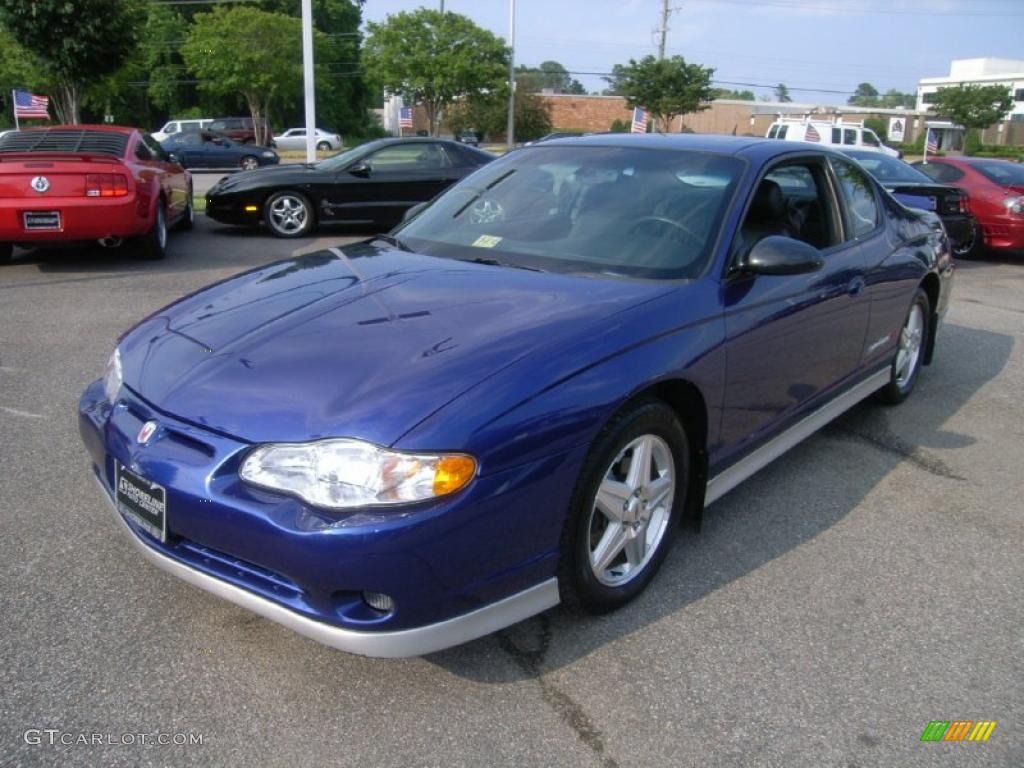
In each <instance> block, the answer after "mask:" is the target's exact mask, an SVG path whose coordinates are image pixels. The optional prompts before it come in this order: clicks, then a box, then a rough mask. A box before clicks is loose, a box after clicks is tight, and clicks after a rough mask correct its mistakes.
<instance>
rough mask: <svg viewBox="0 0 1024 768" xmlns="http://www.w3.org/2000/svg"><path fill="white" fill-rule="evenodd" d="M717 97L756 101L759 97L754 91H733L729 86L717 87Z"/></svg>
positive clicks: (715, 91)
mask: <svg viewBox="0 0 1024 768" xmlns="http://www.w3.org/2000/svg"><path fill="white" fill-rule="evenodd" d="M714 94H715V98H716V99H735V100H737V101H756V100H757V97H756V96H755V95H754V92H753V91H746V90H744V91H733V90H730V89H728V88H715V90H714Z"/></svg>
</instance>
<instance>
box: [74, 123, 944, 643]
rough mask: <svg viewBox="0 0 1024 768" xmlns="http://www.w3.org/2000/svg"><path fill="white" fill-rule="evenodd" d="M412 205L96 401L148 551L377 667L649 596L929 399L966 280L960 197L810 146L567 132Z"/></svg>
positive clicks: (226, 294)
mask: <svg viewBox="0 0 1024 768" xmlns="http://www.w3.org/2000/svg"><path fill="white" fill-rule="evenodd" d="M412 213H413V215H412V216H411V217H410V218H408V219H407V220H406V221H405V222H404V223H403V224H402V225H400V226H399V227H398V228H397V229H396V230H394V231H393V232H392V233H391V234H389V235H382V236H379V237H377V238H374V239H371V240H368V241H366V242H363V243H360V244H356V245H351V246H346V247H342V248H334V249H331V250H327V251H322V252H319V253H314V254H311V255H307V256H302V257H298V258H294V259H290V260H287V261H283V262H278V263H274V264H269V265H267V266H264V267H260V268H258V269H255V270H253V271H250V272H246V273H244V274H241V275H238V276H236V277H234V278H231V279H229V280H226V281H224V282H221V283H218V284H216V285H213V286H210V287H209V288H207V289H205V290H203V291H200V292H198V293H195V294H192V295H190V296H187V297H185V298H183V299H181V300H180V301H178V302H176V303H174V304H172V305H171V306H169V307H166V308H165V309H162V310H160V311H158V312H156V313H155V314H153V315H152V316H150V317H149V318H147V319H146V320H144V321H143V322H141V323H140V324H139V325H137V326H136V327H135V328H134V329H133V330H131V331H129V332H128V333H127V334H126V335H125V336H124V337H123V338H122V339H121V341H120V343H119V344H118V346H117V348H116V349H115V350H114V352H113V354H112V356H111V358H110V361H109V363H108V365H107V370H106V374H105V375H104V377H103V378H102V379H101V380H98V381H96V382H95V383H93V384H92V385H91V386H89V388H88V389H87V390H86V391H85V393H84V394H83V396H82V399H81V402H80V405H79V418H80V426H81V434H82V437H83V439H84V441H85V444H86V446H87V448H88V450H89V454H90V456H91V458H92V462H93V471H94V473H95V476H96V479H97V480H98V481H99V484H100V486H101V487H102V489H103V493H104V494H105V495H106V497H107V498H108V499H109V500H110V502H111V503H112V505H113V507H114V509H115V510H116V519H117V521H118V523H119V524H120V525H121V526H122V527H123V528H124V529H125V530H126V531H127V532H128V534H129V536H130V538H131V540H132V541H134V542H135V544H136V545H137V546H138V548H139V550H140V551H141V552H142V553H143V555H144V556H145V557H146V558H147V559H149V560H150V561H152V562H153V563H155V564H157V565H159V566H160V567H162V568H164V569H166V570H168V571H170V572H171V573H174V574H176V575H177V576H180V577H181V578H183V579H185V580H187V581H189V582H191V583H192V584H194V585H196V586H199V587H202V588H204V589H207V590H209V591H211V592H213V593H215V594H217V595H220V596H221V597H224V598H226V599H228V600H231V601H232V602H235V603H237V604H239V605H242V606H245V607H247V608H250V609H252V610H253V611H255V612H257V613H259V614H261V615H263V616H265V617H267V618H270V619H273V620H274V621H278V622H280V623H282V624H284V625H286V626H288V627H291V628H292V629H294V630H296V631H298V632H301V633H302V634H304V635H307V636H309V637H311V638H314V639H315V640H318V641H320V642H323V643H326V644H328V645H331V646H334V647H336V648H340V649H344V650H347V651H351V652H355V653H361V654H366V655H370V656H408V655H417V654H423V653H428V652H431V651H435V650H438V649H441V648H445V647H448V646H451V645H455V644H458V643H462V642H465V641H467V640H471V639H473V638H476V637H480V636H482V635H485V634H487V633H490V632H493V631H495V630H497V629H500V628H502V627H505V626H507V625H509V624H511V623H513V622H517V621H520V620H521V619H524V618H526V617H528V616H530V615H532V614H536V613H538V612H540V611H543V610H545V609H547V608H550V607H552V606H554V605H555V604H557V603H559V602H566V603H570V604H573V605H575V606H579V607H581V608H582V609H584V610H587V611H591V612H602V611H608V610H611V609H614V608H616V607H618V606H620V605H622V604H624V603H626V602H627V601H628V600H630V599H631V598H633V597H635V596H636V595H637V594H638V593H639V592H640V591H641V590H643V589H644V588H645V587H646V586H647V585H648V583H649V582H650V581H651V579H652V577H653V576H654V575H655V572H656V571H657V569H658V567H659V566H660V565H661V563H662V562H663V561H664V559H665V556H666V554H667V553H668V550H669V547H670V545H671V543H672V540H673V536H674V534H675V533H676V531H677V530H678V529H679V528H680V527H681V526H683V525H688V526H689V527H691V528H697V527H698V526H699V523H700V519H701V515H702V513H703V510H704V508H705V506H707V505H708V504H710V503H711V502H713V501H714V500H716V499H718V498H720V497H721V496H722V495H723V494H725V493H727V492H728V491H729V490H730V489H731V488H733V487H734V486H736V485H737V484H738V483H740V482H741V481H742V480H744V479H745V478H747V477H749V476H750V475H751V474H753V473H754V472H756V471H758V470H759V469H760V468H762V467H764V466H765V465H766V464H768V463H769V462H770V461H772V460H773V459H775V458H776V457H778V456H779V455H780V454H782V453H783V452H784V451H786V450H787V449H789V448H790V447H792V446H793V445H795V444H796V443H797V442H799V441H800V440H801V439H803V438H805V437H807V436H808V435H810V434H812V433H813V432H814V431H815V430H817V429H819V428H820V427H821V426H823V425H824V424H826V423H827V422H828V421H829V420H831V419H833V418H835V417H836V416H837V415H838V414H840V413H842V412H843V411H844V410H846V409H848V408H850V407H851V406H852V405H854V404H855V403H857V402H858V401H860V400H862V399H864V398H865V397H867V396H869V395H873V394H877V396H878V399H880V400H885V401H888V402H891V403H895V402H899V401H901V400H903V399H904V398H905V397H907V395H908V394H909V393H910V392H911V390H912V389H913V388H914V384H915V382H916V381H917V379H918V376H919V373H920V370H921V366H922V365H923V364H926V363H928V362H929V361H930V360H931V357H932V353H933V349H934V344H935V337H936V331H937V329H938V325H939V319H940V317H941V316H942V315H943V313H944V311H945V309H946V306H947V303H948V301H949V295H950V287H951V282H952V281H951V278H952V275H953V261H952V258H951V255H950V244H949V241H948V240H947V238H946V235H945V234H944V232H943V230H942V227H941V225H940V224H939V222H938V219H937V218H936V217H935V215H934V214H933V213H930V212H926V211H913V210H910V209H908V208H905V207H904V206H902V205H901V204H899V203H898V202H896V201H895V200H894V199H893V198H892V197H891V196H890V195H889V193H888V192H886V191H885V190H884V189H882V188H881V187H880V186H879V185H878V183H877V182H875V181H874V180H873V179H872V178H871V177H870V176H869V175H868V174H866V173H865V172H864V171H863V170H862V169H861V168H860V167H859V166H857V165H856V164H855V163H853V162H852V161H850V160H849V159H847V158H845V157H844V156H842V155H840V154H839V153H836V152H833V151H831V150H829V149H826V148H820V147H813V146H809V145H804V144H798V143H793V142H777V141H767V140H760V139H746V138H738V137H713V136H679V135H677V136H661V135H649V136H643V135H638V136H631V135H596V136H590V137H582V138H574V139H563V140H556V141H550V142H543V143H541V144H538V145H536V146H533V147H529V148H526V149H523V150H519V151H515V152H512V153H510V154H509V155H507V156H505V157H504V158H502V159H500V160H496V161H495V162H493V163H491V164H489V165H486V166H484V167H482V168H481V169H479V170H478V171H476V172H475V173H473V174H472V175H470V176H468V177H467V178H466V179H464V180H463V181H461V182H460V183H458V184H456V185H455V186H453V187H452V188H451V189H449V190H448V191H447V192H445V193H444V194H442V195H441V196H440V197H438V198H437V199H436V200H434V201H433V202H432V203H431V204H430V205H429V206H428V207H426V208H425V209H422V210H418V211H416V210H414V211H412Z"/></svg>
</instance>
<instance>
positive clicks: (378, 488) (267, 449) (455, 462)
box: [239, 439, 477, 509]
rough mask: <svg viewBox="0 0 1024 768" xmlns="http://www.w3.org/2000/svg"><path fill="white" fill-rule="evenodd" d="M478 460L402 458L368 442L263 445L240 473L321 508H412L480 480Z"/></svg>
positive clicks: (432, 456)
mask: <svg viewBox="0 0 1024 768" xmlns="http://www.w3.org/2000/svg"><path fill="white" fill-rule="evenodd" d="M476 469H477V464H476V460H475V459H474V458H473V457H472V456H467V455H465V454H461V453H446V454H441V453H437V454H418V453H399V452H397V451H391V450H388V449H386V448H379V447H378V446H376V445H373V444H372V443H366V442H363V441H362V440H351V439H334V440H318V441H316V442H312V443H276V444H271V445H263V446H260V447H258V448H256V449H255V450H254V451H253V452H252V453H250V454H249V455H248V456H247V457H246V459H245V461H244V462H242V467H241V469H240V470H239V475H240V476H241V478H242V479H243V480H245V481H246V482H247V483H252V484H253V485H256V486H260V487H261V488H268V489H271V490H275V491H284V492H285V493H290V494H294V495H295V496H298V497H299V498H300V499H303V500H304V501H307V502H309V503H310V504H313V505H315V506H318V507H328V508H330V509H350V508H352V507H363V506H369V505H380V504H407V503H409V502H413V501H424V500H426V499H433V498H437V497H439V496H445V495H447V494H449V493H454V492H455V491H458V490H460V489H462V488H464V487H466V485H468V484H469V482H470V481H471V480H472V479H473V477H474V476H475V475H476Z"/></svg>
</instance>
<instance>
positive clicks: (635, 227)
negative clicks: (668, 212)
mask: <svg viewBox="0 0 1024 768" xmlns="http://www.w3.org/2000/svg"><path fill="white" fill-rule="evenodd" d="M652 223H653V224H664V225H667V226H669V227H672V228H673V229H676V230H678V231H679V232H682V233H683V234H684V235H686V236H687V237H691V238H694V239H697V236H696V235H695V234H693V232H691V231H690V230H689V229H688V228H687V227H686V226H684V225H683V224H682V223H681V222H678V221H676V220H675V219H670V218H668V217H667V216H644V217H642V218H639V219H637V220H636V221H634V222H633V224H632V225H631V226H630V228H629V229H628V230H627V233H628V234H633V233H634V232H637V231H639V230H640V229H642V228H643V226H644V225H645V224H652Z"/></svg>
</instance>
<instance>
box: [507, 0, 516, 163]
mask: <svg viewBox="0 0 1024 768" xmlns="http://www.w3.org/2000/svg"><path fill="white" fill-rule="evenodd" d="M508 26H509V32H508V48H509V54H508V128H507V130H506V135H507V137H508V141H507V143H508V148H509V150H511V149H512V147H513V145H514V144H515V141H516V138H515V132H516V0H509V3H508Z"/></svg>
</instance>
